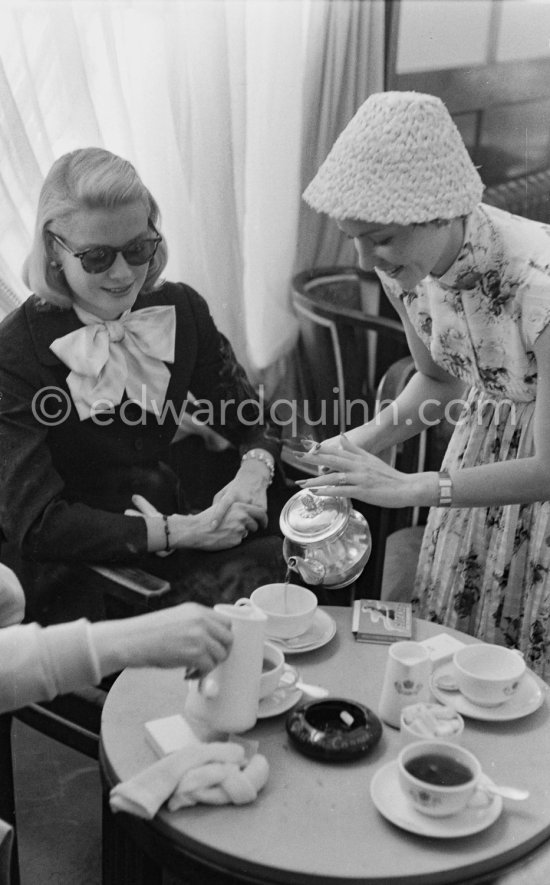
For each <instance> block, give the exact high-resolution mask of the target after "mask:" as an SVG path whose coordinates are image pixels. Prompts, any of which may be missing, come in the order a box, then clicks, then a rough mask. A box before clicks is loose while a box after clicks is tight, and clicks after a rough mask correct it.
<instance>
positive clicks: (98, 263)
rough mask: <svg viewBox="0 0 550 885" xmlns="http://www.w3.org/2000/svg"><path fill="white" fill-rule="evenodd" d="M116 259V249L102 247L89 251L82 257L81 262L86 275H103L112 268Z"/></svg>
mask: <svg viewBox="0 0 550 885" xmlns="http://www.w3.org/2000/svg"><path fill="white" fill-rule="evenodd" d="M115 258H116V251H115V249H111V248H110V247H109V246H100V247H98V248H97V249H89V250H88V251H87V252H85V253H84V255H82V256H81V258H80V260H81V262H82V267H83V268H84V270H85V271H86V273H102V272H103V271H104V270H108V269H109V268H110V267H111V265H112V264H113V262H114V260H115Z"/></svg>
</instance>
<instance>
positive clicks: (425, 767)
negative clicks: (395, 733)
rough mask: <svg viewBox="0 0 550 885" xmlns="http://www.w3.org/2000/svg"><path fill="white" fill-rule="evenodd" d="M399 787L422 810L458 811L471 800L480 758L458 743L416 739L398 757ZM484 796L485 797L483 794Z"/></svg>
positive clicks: (438, 814)
mask: <svg viewBox="0 0 550 885" xmlns="http://www.w3.org/2000/svg"><path fill="white" fill-rule="evenodd" d="M397 768H398V776H399V783H400V785H401V789H402V790H403V792H404V793H405V795H406V796H407V798H408V799H409V801H410V802H411V803H412V805H413V806H414V807H415V808H416V810H417V811H420V812H422V814H427V815H429V816H430V817H447V816H449V815H451V814H458V813H459V812H460V811H462V810H463V809H464V808H466V806H467V805H469V804H470V803H471V802H472V801H474V800H473V797H474V794H475V793H477V791H478V783H479V780H480V778H481V775H482V771H481V765H480V763H479V760H478V759H476V757H475V756H474V755H473V753H470V751H469V750H465V749H464V747H461V746H460V745H458V744H452V743H448V742H447V741H417V742H415V743H412V744H408V745H407V746H406V747H404V748H403V749H402V750H401V752H400V754H399V756H398V757H397ZM483 798H484V800H485V801H487V797H486V795H484V797H483Z"/></svg>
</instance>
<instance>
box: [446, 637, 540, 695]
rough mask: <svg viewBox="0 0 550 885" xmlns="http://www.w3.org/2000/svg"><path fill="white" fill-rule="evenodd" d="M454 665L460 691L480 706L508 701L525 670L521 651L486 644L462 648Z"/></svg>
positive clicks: (454, 658) (457, 653)
mask: <svg viewBox="0 0 550 885" xmlns="http://www.w3.org/2000/svg"><path fill="white" fill-rule="evenodd" d="M453 664H454V668H455V678H456V683H457V685H458V688H459V691H460V692H461V694H463V695H464V697H465V698H467V699H468V700H469V701H471V702H472V703H473V704H478V706H480V707H498V706H499V704H503V703H505V701H508V700H509V699H510V698H511V697H512V696H513V695H514V694H515V693H516V691H517V690H518V688H519V685H520V682H521V679H522V676H523V674H524V673H525V669H526V665H525V661H524V659H523V657H522V656H521V654H520V653H519V652H517V651H514V650H513V649H511V648H504V647H503V646H501V645H490V644H489V643H483V642H480V643H476V644H475V645H465V646H464V648H460V649H459V650H458V651H456V652H455V654H454V656H453Z"/></svg>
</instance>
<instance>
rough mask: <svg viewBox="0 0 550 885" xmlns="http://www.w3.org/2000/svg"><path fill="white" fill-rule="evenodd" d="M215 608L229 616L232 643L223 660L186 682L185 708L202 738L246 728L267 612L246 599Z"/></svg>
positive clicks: (253, 710) (253, 707)
mask: <svg viewBox="0 0 550 885" xmlns="http://www.w3.org/2000/svg"><path fill="white" fill-rule="evenodd" d="M214 611H218V612H221V613H222V614H224V615H227V616H228V617H229V618H231V622H232V629H233V645H232V646H231V651H230V652H229V655H228V656H227V658H226V659H225V661H223V663H221V664H220V665H219V666H218V667H216V668H215V669H214V670H212V671H211V672H210V673H208V675H207V676H205V677H204V678H202V679H199V680H193V681H191V682H190V683H189V691H188V694H187V699H186V702H185V707H184V712H185V716H186V718H187V719H188V721H189V724H190V725H191V726H192V727H193V728H194V730H195V731H196V733H197V734H198V735H199V736H200V737H201V738H202V739H205V738H212V737H214V736H220V735H227V734H231V733H240V732H243V731H248V729H249V728H252V727H253V726H254V725H255V723H256V719H257V717H258V704H259V699H260V677H261V675H262V662H263V653H264V642H265V632H266V624H267V617H266V615H265V614H264V613H263V612H262V611H261V610H260V609H259V608H258V607H257V606H255V605H253V603H252V602H250V600H249V599H240V600H239V601H238V602H237V603H236V604H235V605H227V604H224V603H219V604H218V605H215V606H214Z"/></svg>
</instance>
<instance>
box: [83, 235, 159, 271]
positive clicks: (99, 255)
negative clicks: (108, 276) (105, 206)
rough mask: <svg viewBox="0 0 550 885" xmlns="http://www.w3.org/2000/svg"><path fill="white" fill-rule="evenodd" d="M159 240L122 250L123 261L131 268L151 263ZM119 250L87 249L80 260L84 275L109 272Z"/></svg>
mask: <svg viewBox="0 0 550 885" xmlns="http://www.w3.org/2000/svg"><path fill="white" fill-rule="evenodd" d="M159 242H160V239H159V240H157V239H154V240H153V239H147V240H139V241H138V242H137V243H133V244H132V245H131V246H128V247H127V248H126V249H123V250H122V254H123V255H124V260H125V261H126V262H127V263H128V264H129V265H131V266H132V267H139V266H140V265H141V264H147V262H148V261H151V259H152V258H153V256H154V255H155V252H156V251H157V248H158V244H159ZM119 251H120V250H118V249H112V248H111V247H110V246H98V247H97V249H88V251H87V252H85V253H84V254H83V255H82V256H81V258H80V260H81V262H82V267H83V268H84V270H85V271H86V273H103V271H105V270H109V268H110V267H111V265H112V264H114V261H115V259H116V257H117V255H118V253H119Z"/></svg>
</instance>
